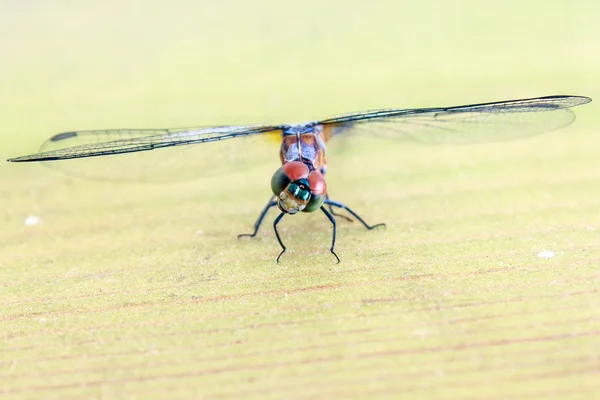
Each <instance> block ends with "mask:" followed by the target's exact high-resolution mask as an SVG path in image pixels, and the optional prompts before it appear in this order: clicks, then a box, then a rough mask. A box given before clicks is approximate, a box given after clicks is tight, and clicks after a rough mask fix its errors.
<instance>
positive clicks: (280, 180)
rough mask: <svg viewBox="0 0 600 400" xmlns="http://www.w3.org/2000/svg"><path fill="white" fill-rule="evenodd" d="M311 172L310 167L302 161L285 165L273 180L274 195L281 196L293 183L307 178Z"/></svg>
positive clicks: (276, 172) (274, 175) (275, 174)
mask: <svg viewBox="0 0 600 400" xmlns="http://www.w3.org/2000/svg"><path fill="white" fill-rule="evenodd" d="M309 172H310V171H309V169H308V167H307V166H306V165H305V164H304V163H301V162H300V161H292V162H289V163H286V164H283V165H282V166H281V167H280V168H279V169H278V170H277V171H275V173H274V174H273V177H272V178H271V190H272V191H273V194H274V195H275V196H279V195H280V194H281V192H283V191H284V190H285V188H287V187H288V185H289V184H290V183H291V182H294V181H298V180H300V179H305V178H307V177H308V173H309Z"/></svg>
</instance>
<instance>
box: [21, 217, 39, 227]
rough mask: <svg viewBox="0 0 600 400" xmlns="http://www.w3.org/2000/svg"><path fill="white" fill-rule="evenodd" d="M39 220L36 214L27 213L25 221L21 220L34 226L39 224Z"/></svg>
mask: <svg viewBox="0 0 600 400" xmlns="http://www.w3.org/2000/svg"><path fill="white" fill-rule="evenodd" d="M40 222H42V220H41V219H40V217H38V216H36V215H28V216H27V218H25V221H23V223H24V224H25V226H36V225H39V224H40Z"/></svg>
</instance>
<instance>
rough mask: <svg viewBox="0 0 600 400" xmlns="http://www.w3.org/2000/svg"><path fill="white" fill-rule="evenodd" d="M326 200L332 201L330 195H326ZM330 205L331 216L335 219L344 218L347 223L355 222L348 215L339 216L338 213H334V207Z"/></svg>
mask: <svg viewBox="0 0 600 400" xmlns="http://www.w3.org/2000/svg"><path fill="white" fill-rule="evenodd" d="M325 200H326V201H330V200H329V194H326V195H325ZM328 205H329V212H330V213H331V215H333V216H334V217H340V218H344V219H345V220H346V221H349V222H354V220H353V219H352V218H350V217H348V216H347V215H344V214H338V213H336V212H335V211H333V206H332V205H331V204H328Z"/></svg>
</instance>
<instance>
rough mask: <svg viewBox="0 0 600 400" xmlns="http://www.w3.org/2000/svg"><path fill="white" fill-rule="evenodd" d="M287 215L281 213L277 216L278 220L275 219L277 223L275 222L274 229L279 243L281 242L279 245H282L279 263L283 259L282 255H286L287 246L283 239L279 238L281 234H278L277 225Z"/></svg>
mask: <svg viewBox="0 0 600 400" xmlns="http://www.w3.org/2000/svg"><path fill="white" fill-rule="evenodd" d="M284 215H285V213H283V212H282V213H281V214H279V216H277V218H275V222H273V229H274V230H275V236H277V241H278V242H279V244H280V245H281V248H282V250H281V253H279V255H278V256H277V262H279V258H281V255H282V254H283V253H285V246H284V245H283V242H282V241H281V238H280V237H279V232H277V224H278V223H279V221H281V219H282V218H283V216H284Z"/></svg>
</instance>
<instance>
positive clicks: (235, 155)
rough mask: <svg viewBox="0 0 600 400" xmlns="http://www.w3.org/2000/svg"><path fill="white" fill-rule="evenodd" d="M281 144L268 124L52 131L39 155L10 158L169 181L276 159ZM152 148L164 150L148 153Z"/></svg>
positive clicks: (81, 172)
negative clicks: (53, 132) (55, 133)
mask: <svg viewBox="0 0 600 400" xmlns="http://www.w3.org/2000/svg"><path fill="white" fill-rule="evenodd" d="M234 138H235V139H236V140H231V141H229V140H228V141H226V142H223V141H224V140H227V139H234ZM280 142H281V130H280V128H279V127H277V126H267V125H260V126H221V127H194V128H176V129H119V130H94V131H79V132H65V133H60V134H57V135H54V136H52V137H51V138H50V139H48V140H47V141H46V142H44V143H43V144H42V146H41V148H40V152H39V153H36V154H32V155H28V156H23V157H17V158H13V159H10V160H9V161H12V162H29V161H45V162H44V165H46V166H48V167H50V168H52V169H56V170H59V171H61V172H64V173H67V174H72V175H77V176H82V177H87V178H97V179H104V180H117V181H142V182H143V181H149V182H168V181H182V180H189V179H194V178H197V177H200V176H213V175H219V174H223V173H228V172H231V171H234V170H236V169H237V170H240V169H241V170H244V169H248V168H250V167H253V166H258V165H261V164H264V163H265V162H268V161H269V160H271V161H272V160H277V146H276V145H275V143H280ZM191 144H195V145H196V146H188V145H191ZM154 149H161V151H149V150H154ZM132 153H133V154H132ZM109 155H110V156H111V157H109V158H110V159H107V158H106V157H100V156H109ZM64 160H68V161H64Z"/></svg>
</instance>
